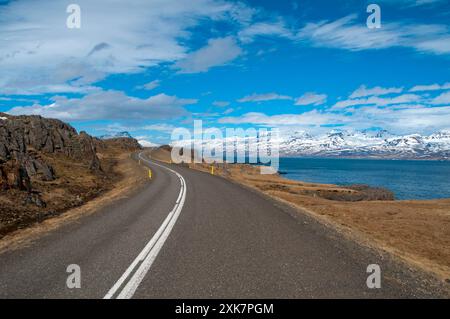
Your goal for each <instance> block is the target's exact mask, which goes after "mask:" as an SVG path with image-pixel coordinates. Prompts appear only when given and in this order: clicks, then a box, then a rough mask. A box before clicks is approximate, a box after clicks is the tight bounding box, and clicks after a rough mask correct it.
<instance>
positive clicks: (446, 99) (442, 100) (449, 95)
mask: <svg viewBox="0 0 450 319" xmlns="http://www.w3.org/2000/svg"><path fill="white" fill-rule="evenodd" d="M431 104H435V105H443V104H450V92H445V93H442V94H441V95H439V96H437V97H435V98H434V99H433V100H432V101H431ZM449 122H450V121H449Z"/></svg>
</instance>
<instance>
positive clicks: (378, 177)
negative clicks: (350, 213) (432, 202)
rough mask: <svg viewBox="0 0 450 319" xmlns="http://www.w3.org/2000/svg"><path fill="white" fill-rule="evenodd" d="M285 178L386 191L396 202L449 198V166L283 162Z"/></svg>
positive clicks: (401, 162) (391, 162)
mask: <svg viewBox="0 0 450 319" xmlns="http://www.w3.org/2000/svg"><path fill="white" fill-rule="evenodd" d="M280 172H283V173H285V174H286V175H284V176H285V177H286V178H289V179H294V180H299V181H304V182H315V183H329V184H337V185H348V184H366V185H370V186H378V187H385V188H387V189H389V190H391V191H392V192H394V194H395V198H396V199H436V198H450V162H448V161H407V160H369V159H328V158H281V159H280Z"/></svg>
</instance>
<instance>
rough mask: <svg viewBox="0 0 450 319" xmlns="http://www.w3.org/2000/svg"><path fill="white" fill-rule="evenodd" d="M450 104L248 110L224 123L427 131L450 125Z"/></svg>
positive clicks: (226, 118) (398, 131)
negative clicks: (345, 111)
mask: <svg viewBox="0 0 450 319" xmlns="http://www.w3.org/2000/svg"><path fill="white" fill-rule="evenodd" d="M449 117H450V106H443V107H432V108H429V107H417V106H416V105H413V106H411V107H405V108H400V109H393V108H380V107H376V106H366V107H363V108H361V109H358V112H356V113H354V114H352V115H346V114H339V113H335V112H332V111H330V110H325V111H317V110H313V111H310V112H305V113H302V114H279V115H266V114H264V113H247V114H244V115H242V116H239V117H224V118H222V119H220V121H219V122H220V123H224V124H252V125H260V126H269V127H289V126H291V127H296V128H306V129H308V131H315V130H322V129H323V128H324V127H328V126H330V125H339V127H341V128H342V129H359V130H361V129H367V128H370V127H382V128H385V129H387V130H389V131H392V132H394V133H424V132H428V133H429V132H435V131H437V130H440V129H448V128H449V124H448V118H449Z"/></svg>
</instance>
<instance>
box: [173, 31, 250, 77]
mask: <svg viewBox="0 0 450 319" xmlns="http://www.w3.org/2000/svg"><path fill="white" fill-rule="evenodd" d="M241 53H242V50H241V48H240V47H239V46H238V45H237V43H236V40H235V39H234V38H233V37H225V38H218V39H211V40H209V41H208V45H206V46H205V47H203V48H201V49H199V50H197V51H194V52H191V53H190V54H188V55H187V56H186V58H184V59H183V60H181V61H178V62H177V63H176V64H175V66H174V67H175V68H176V69H179V71H178V73H200V72H206V71H208V70H209V69H210V68H212V67H215V66H221V65H225V64H227V63H229V62H231V61H233V60H234V59H236V58H237V57H238V56H240V55H241Z"/></svg>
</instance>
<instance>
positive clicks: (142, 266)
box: [103, 153, 187, 299]
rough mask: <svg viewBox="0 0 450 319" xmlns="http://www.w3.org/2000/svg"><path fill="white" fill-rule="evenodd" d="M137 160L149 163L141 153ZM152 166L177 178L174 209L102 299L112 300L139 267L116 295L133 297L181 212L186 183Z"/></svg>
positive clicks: (181, 177)
mask: <svg viewBox="0 0 450 319" xmlns="http://www.w3.org/2000/svg"><path fill="white" fill-rule="evenodd" d="M139 158H140V159H141V160H143V161H144V162H147V163H150V161H148V160H146V159H145V158H143V157H142V153H139ZM152 165H156V166H160V167H162V168H164V169H167V170H169V171H170V172H172V173H174V174H175V175H177V176H178V178H179V179H180V183H181V189H180V194H179V195H178V198H177V201H176V203H175V206H174V208H173V209H172V211H171V212H170V213H169V214H168V215H167V217H166V219H165V220H164V222H163V223H162V225H161V226H160V227H159V229H158V231H157V232H156V233H155V235H154V236H153V237H152V239H150V241H149V242H148V243H147V245H145V247H144V249H143V250H142V251H141V252H140V253H139V255H138V256H137V257H136V259H135V260H134V261H133V262H132V263H131V265H130V266H129V267H128V268H127V270H126V271H125V272H124V273H123V275H122V276H121V277H120V278H119V280H118V281H117V282H116V283H115V284H114V286H113V287H112V288H111V289H110V290H109V291H108V293H107V294H106V295H105V297H103V299H111V298H113V297H114V295H115V294H116V293H117V291H118V290H119V289H120V287H122V285H123V284H125V282H126V280H127V279H128V278H129V277H130V275H131V274H132V273H133V271H134V269H136V267H137V266H138V265H139V267H138V268H137V270H136V271H135V272H134V273H133V275H132V276H131V278H130V279H129V280H128V281H127V282H126V284H125V286H124V288H123V289H122V290H121V291H120V293H119V294H118V296H117V299H130V298H132V297H133V295H134V293H135V292H136V290H137V288H138V287H139V284H140V283H141V282H142V280H143V279H144V277H145V275H146V274H147V273H148V271H149V270H150V267H151V266H152V264H153V262H154V261H155V259H156V257H157V256H158V253H159V251H160V250H161V248H162V247H163V245H164V243H165V241H166V240H167V238H168V237H169V235H170V232H171V231H172V229H173V226H174V225H175V223H176V221H177V219H178V217H179V215H180V213H181V210H182V209H183V205H184V201H185V199H186V189H187V187H186V181H185V180H184V178H183V176H181V175H180V174H179V173H178V172H175V171H174V170H172V169H170V168H168V167H165V166H163V165H160V164H157V163H152Z"/></svg>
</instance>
